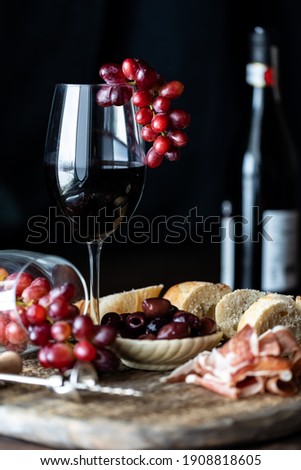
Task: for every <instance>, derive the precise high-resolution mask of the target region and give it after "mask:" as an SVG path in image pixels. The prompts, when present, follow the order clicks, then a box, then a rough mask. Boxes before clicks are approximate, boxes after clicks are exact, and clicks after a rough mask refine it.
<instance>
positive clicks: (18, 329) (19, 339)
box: [5, 321, 28, 344]
mask: <svg viewBox="0 0 301 470" xmlns="http://www.w3.org/2000/svg"><path fill="white" fill-rule="evenodd" d="M5 335H6V339H7V340H8V341H9V342H10V343H12V344H22V343H24V342H25V341H27V340H28V334H27V331H26V330H25V329H24V328H23V326H21V325H19V324H18V323H16V322H14V321H11V322H9V323H8V324H7V325H6V328H5Z"/></svg>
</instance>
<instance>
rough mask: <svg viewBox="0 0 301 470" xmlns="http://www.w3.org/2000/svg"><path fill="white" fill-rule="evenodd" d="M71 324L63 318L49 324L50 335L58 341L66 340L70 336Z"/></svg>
mask: <svg viewBox="0 0 301 470" xmlns="http://www.w3.org/2000/svg"><path fill="white" fill-rule="evenodd" d="M71 332H72V329H71V325H70V324H69V323H68V322H66V321H63V320H60V321H57V322H55V323H53V325H51V328H50V333H51V337H52V338H53V339H54V340H55V341H58V342H62V341H67V340H68V339H69V338H70V336H71Z"/></svg>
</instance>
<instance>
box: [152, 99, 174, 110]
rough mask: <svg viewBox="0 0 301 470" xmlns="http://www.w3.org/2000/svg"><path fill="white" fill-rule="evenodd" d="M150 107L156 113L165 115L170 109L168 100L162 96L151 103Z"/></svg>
mask: <svg viewBox="0 0 301 470" xmlns="http://www.w3.org/2000/svg"><path fill="white" fill-rule="evenodd" d="M152 107H153V109H154V110H155V111H156V113H166V111H168V110H169V108H170V100H169V99H168V98H165V97H164V96H157V98H155V99H154V101H153V102H152Z"/></svg>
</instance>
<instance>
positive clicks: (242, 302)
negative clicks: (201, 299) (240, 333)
mask: <svg viewBox="0 0 301 470" xmlns="http://www.w3.org/2000/svg"><path fill="white" fill-rule="evenodd" d="M265 295H266V293H265V292H260V291H259V290H254V289H236V290H234V291H233V292H229V294H226V295H224V296H223V297H222V299H221V300H220V301H219V302H218V304H217V305H216V308H215V320H216V323H217V324H218V326H219V327H220V328H221V330H222V331H223V332H224V336H225V338H227V339H229V338H232V336H234V335H235V334H236V333H237V327H238V323H239V321H240V319H241V317H242V315H243V314H244V313H245V311H246V310H248V308H249V307H250V306H251V305H252V304H253V303H254V302H255V301H256V300H258V299H259V298H261V297H263V296H265Z"/></svg>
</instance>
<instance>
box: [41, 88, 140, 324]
mask: <svg viewBox="0 0 301 470" xmlns="http://www.w3.org/2000/svg"><path fill="white" fill-rule="evenodd" d="M121 86H122V85H120V87H121ZM123 86H124V85H123ZM105 87H107V88H108V85H95V84H94V85H83V84H79V85H77V84H75V85H73V84H58V85H56V87H55V91H54V97H53V102H52V108H51V112H50V118H49V125H48V132H47V137H46V146H45V174H46V182H47V184H48V187H49V191H50V194H51V195H52V196H53V198H54V201H55V203H56V204H57V205H58V206H59V208H60V209H61V211H62V212H63V214H64V215H65V216H67V217H68V220H69V221H71V222H72V229H73V234H74V238H75V239H76V240H79V241H81V242H83V241H85V242H86V243H87V246H88V253H89V267H90V315H91V317H92V318H93V319H94V321H95V322H96V323H100V316H99V297H100V255H101V249H102V246H103V242H104V240H105V239H106V238H107V237H108V236H109V235H110V234H112V233H113V232H114V231H115V230H116V228H117V227H118V226H119V225H120V223H121V222H126V221H127V220H128V218H129V217H130V216H131V214H132V213H133V212H134V210H135V209H136V207H137V205H138V202H139V200H140V197H141V195H142V191H143V188H144V182H145V176H146V166H145V163H144V160H145V155H144V147H143V145H142V141H141V138H140V132H139V128H138V125H137V124H136V122H135V115H134V114H135V108H134V106H133V104H132V102H131V100H128V101H127V102H126V103H124V104H121V105H119V106H115V105H114V106H107V107H102V106H99V104H97V96H99V93H102V92H104V93H106V91H107V88H105ZM114 91H115V92H117V93H118V91H119V90H118V85H116V86H114ZM120 96H122V89H121V90H120Z"/></svg>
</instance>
